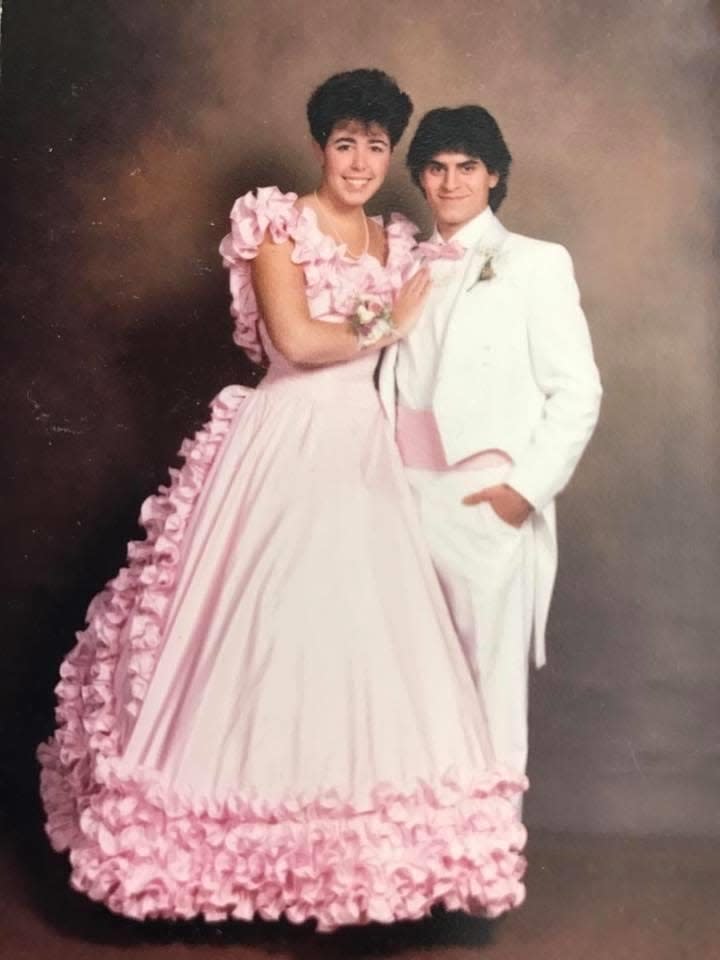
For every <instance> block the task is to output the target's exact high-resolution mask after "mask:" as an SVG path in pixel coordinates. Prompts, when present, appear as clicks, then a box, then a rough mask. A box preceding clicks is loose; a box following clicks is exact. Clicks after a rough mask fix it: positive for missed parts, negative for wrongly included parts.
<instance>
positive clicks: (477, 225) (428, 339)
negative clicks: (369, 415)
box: [396, 207, 494, 410]
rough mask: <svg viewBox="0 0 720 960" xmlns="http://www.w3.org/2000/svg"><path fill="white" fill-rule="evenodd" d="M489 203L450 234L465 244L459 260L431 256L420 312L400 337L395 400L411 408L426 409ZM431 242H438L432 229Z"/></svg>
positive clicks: (488, 217) (489, 222)
mask: <svg viewBox="0 0 720 960" xmlns="http://www.w3.org/2000/svg"><path fill="white" fill-rule="evenodd" d="M493 223H494V218H493V215H492V212H491V210H490V207H485V209H484V210H483V212H482V213H480V214H478V215H477V216H476V217H473V219H472V220H469V221H468V222H467V223H466V224H465V225H464V226H462V227H461V228H460V230H458V231H457V232H456V233H455V234H453V236H452V239H451V242H452V243H454V244H458V245H459V246H462V247H464V248H465V255H464V256H463V258H462V259H461V260H460V259H458V260H435V261H433V263H432V264H431V267H430V269H431V273H432V281H433V285H432V289H431V291H430V295H429V297H428V301H427V303H426V305H425V309H424V310H423V313H422V316H421V318H420V320H419V321H418V323H417V324H416V326H415V328H414V329H413V331H412V332H411V333H410V335H409V336H408V337H406V338H405V340H403V341H401V342H400V344H399V350H398V361H397V368H396V376H397V389H398V402H399V403H400V404H401V405H402V406H404V407H410V409H411V410H430V409H431V408H432V401H433V393H434V390H435V385H436V381H437V373H438V366H439V363H440V354H441V350H442V344H443V341H444V339H445V333H446V331H447V325H448V322H449V319H450V315H451V308H452V305H453V304H454V302H455V299H456V297H457V295H458V293H459V292H460V290H459V287H460V284H461V283H462V282H463V278H464V274H465V272H466V271H467V266H468V259H469V257H470V255H471V252H472V250H473V248H474V247H476V246H477V245H478V244H479V243H481V241H482V238H483V235H484V234H486V233H489V232H491V231H492V228H493ZM431 241H432V242H436V243H442V237H441V236H440V234H439V233H438V232H437V230H436V231H435V233H434V234H433V236H432V237H431Z"/></svg>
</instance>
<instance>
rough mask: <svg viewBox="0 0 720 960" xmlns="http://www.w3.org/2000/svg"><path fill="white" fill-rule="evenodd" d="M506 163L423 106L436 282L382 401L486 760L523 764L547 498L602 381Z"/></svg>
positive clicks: (552, 535)
mask: <svg viewBox="0 0 720 960" xmlns="http://www.w3.org/2000/svg"><path fill="white" fill-rule="evenodd" d="M510 162H511V156H510V152H509V151H508V149H507V146H506V144H505V141H504V139H503V137H502V134H501V132H500V129H499V127H498V125H497V123H496V122H495V120H494V118H493V117H492V116H491V115H490V114H489V113H488V112H487V111H486V110H484V109H483V108H482V107H478V106H465V107H459V108H457V109H449V108H441V109H438V110H432V111H430V113H428V114H426V116H425V117H424V118H423V119H422V121H421V122H420V124H419V126H418V129H417V132H416V133H415V136H414V138H413V141H412V143H411V145H410V148H409V151H408V158H407V165H408V168H409V170H410V172H411V174H412V177H413V179H414V181H415V183H416V184H417V185H418V186H419V187H420V188H421V190H422V191H423V193H424V195H425V198H426V200H427V202H428V204H429V205H430V208H431V209H432V212H433V214H434V217H435V235H434V237H433V238H432V240H433V243H432V245H431V246H428V252H429V253H430V252H431V249H432V247H433V246H435V245H436V244H437V243H444V242H450V243H451V244H452V246H453V247H455V248H456V251H455V256H456V259H443V258H439V259H434V260H433V263H432V267H431V269H432V274H433V288H432V291H431V294H430V297H429V299H428V302H427V304H426V306H425V308H424V311H423V315H422V317H421V319H420V321H419V323H418V324H417V326H416V327H415V329H414V330H413V332H412V333H411V334H410V336H409V337H408V338H407V339H405V340H404V341H402V342H399V343H398V344H397V345H395V346H393V347H391V348H390V349H388V350H387V351H386V354H385V356H384V358H383V361H382V365H381V369H380V380H379V388H380V395H381V399H382V402H383V405H384V407H385V409H386V412H387V413H388V416H389V417H390V418H391V421H392V422H393V423H394V424H395V430H396V439H397V443H398V447H399V450H400V453H401V456H402V459H403V462H404V464H405V468H406V471H407V475H408V478H409V480H410V483H411V486H412V488H413V491H414V493H415V495H416V500H417V503H418V507H419V511H420V516H421V518H422V523H423V527H424V530H425V533H426V537H427V541H428V543H429V546H430V550H431V552H432V556H433V561H434V563H435V566H436V569H437V572H438V575H439V578H440V581H441V583H442V586H443V590H444V592H445V596H446V598H447V601H448V605H449V608H450V611H451V614H452V616H453V619H454V622H455V626H456V629H457V631H458V634H459V636H460V640H461V642H462V644H463V647H464V649H465V652H466V655H467V658H468V661H469V663H470V665H471V668H472V669H473V672H474V674H475V677H476V680H477V682H478V685H479V687H480V688H481V691H482V696H483V698H484V702H485V705H486V710H487V713H488V721H489V725H490V732H491V736H492V740H493V745H494V748H495V752H496V755H497V758H498V760H500V761H501V762H504V763H507V764H508V765H510V766H512V767H514V768H515V769H517V770H524V769H525V764H526V760H527V687H528V667H529V660H530V648H531V645H532V646H533V647H534V660H535V664H536V665H537V666H542V664H543V663H544V662H545V626H546V621H547V615H548V610H549V606H550V598H551V594H552V589H553V583H554V579H555V571H556V566H557V540H556V529H555V497H556V496H557V494H558V493H560V491H561V490H562V489H563V488H564V487H565V485H566V484H567V482H568V481H569V479H570V477H571V476H572V473H573V471H574V469H575V467H576V465H577V463H578V460H579V459H580V456H581V454H582V452H583V450H584V448H585V446H586V444H587V442H588V440H589V439H590V436H591V434H592V431H593V428H594V426H595V423H596V421H597V417H598V412H599V408H600V398H601V393H602V390H601V385H600V378H599V375H598V371H597V367H596V366H595V362H594V359H593V352H592V346H591V343H590V336H589V333H588V328H587V323H586V321H585V316H584V314H583V312H582V309H581V307H580V300H579V295H578V289H577V286H576V284H575V279H574V275H573V267H572V261H571V259H570V256H569V255H568V253H567V251H566V250H565V249H564V247H562V246H560V245H559V244H556V243H548V242H545V241H542V240H533V239H530V238H529V237H524V236H521V235H519V234H515V233H510V232H509V231H508V230H506V229H505V227H503V225H502V224H501V223H500V221H499V220H498V219H497V217H496V216H495V211H496V210H497V209H498V207H499V206H500V204H501V202H502V200H503V198H504V197H505V194H506V192H507V179H508V173H509V170H510Z"/></svg>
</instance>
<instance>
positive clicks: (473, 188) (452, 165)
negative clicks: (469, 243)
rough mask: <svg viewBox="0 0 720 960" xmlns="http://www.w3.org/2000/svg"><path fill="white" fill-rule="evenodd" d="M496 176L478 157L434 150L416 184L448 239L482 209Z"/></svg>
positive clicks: (496, 178)
mask: <svg viewBox="0 0 720 960" xmlns="http://www.w3.org/2000/svg"><path fill="white" fill-rule="evenodd" d="M499 179H500V178H499V176H498V175H497V174H496V173H490V172H489V171H488V168H487V167H486V166H485V164H484V163H483V162H482V160H480V159H479V158H478V157H470V156H468V155H467V154H466V153H449V152H448V153H436V154H435V156H434V157H433V158H432V160H431V161H430V163H428V165H427V166H426V167H425V169H424V170H423V172H422V173H421V174H420V186H421V187H422V188H423V191H424V192H425V198H426V200H427V202H428V203H429V205H430V208H431V210H432V212H433V213H434V215H435V222H436V223H437V226H438V230H439V231H440V233H441V235H442V236H443V237H444V238H445V239H446V240H448V239H449V238H450V237H451V236H452V235H453V234H454V233H455V232H456V231H458V230H459V229H460V227H462V226H464V225H465V224H466V223H467V222H468V221H469V220H472V219H473V217H476V216H477V215H478V214H479V213H482V212H483V210H484V209H485V207H487V205H488V195H489V193H490V190H491V188H492V187H494V186H495V185H496V184H497V182H498V180H499Z"/></svg>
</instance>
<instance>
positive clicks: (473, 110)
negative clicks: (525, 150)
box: [405, 106, 512, 211]
mask: <svg viewBox="0 0 720 960" xmlns="http://www.w3.org/2000/svg"><path fill="white" fill-rule="evenodd" d="M438 153H464V154H467V156H469V157H477V158H478V159H479V160H482V162H483V163H484V164H485V166H486V167H487V168H488V170H489V171H490V173H496V174H497V175H498V176H499V177H500V179H499V180H498V183H497V185H496V186H494V187H492V188H491V189H490V196H489V198H488V199H489V203H490V208H491V210H493V211H495V210H497V209H498V207H499V206H500V204H501V203H502V202H503V200H504V199H505V195H506V194H507V181H508V177H509V175H510V164H511V163H512V157H511V155H510V151H509V150H508V148H507V144H506V143H505V141H504V139H503V135H502V133H501V132H500V127H499V126H498V125H497V121H496V120H495V118H494V117H493V116H492V114H490V113H488V111H487V110H486V109H485V108H484V107H477V106H466V107H438V109H437V110H431V111H430V112H429V113H426V114H425V116H424V117H423V118H422V120H421V121H420V123H419V124H418V128H417V130H416V131H415V136H414V137H413V138H412V143H411V144H410V147H409V149H408V153H407V160H406V161H405V162H406V165H407V168H408V170H409V171H410V174H411V176H412V178H413V181H414V182H415V184H416V186H418V187H420V188H421V189H422V187H421V185H420V175H421V174H422V172H423V170H424V169H425V168H426V167H427V165H428V164H429V163H430V162H431V160H432V159H433V157H436V156H437V155H438Z"/></svg>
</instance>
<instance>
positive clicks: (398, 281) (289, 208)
mask: <svg viewBox="0 0 720 960" xmlns="http://www.w3.org/2000/svg"><path fill="white" fill-rule="evenodd" d="M296 201H297V194H295V193H283V192H282V191H281V190H279V189H278V188H277V187H259V188H258V189H257V190H256V191H255V192H254V193H253V192H250V193H246V194H245V195H244V196H242V197H239V198H238V199H237V200H236V201H235V203H234V204H233V208H232V210H231V212H230V233H228V234H227V236H225V237H224V238H223V240H222V243H221V244H220V254H221V256H222V259H223V265H224V266H225V267H227V269H228V270H229V271H230V294H231V297H232V304H231V307H230V312H231V314H232V316H233V317H234V320H235V332H234V335H233V339H234V340H235V343H236V344H237V345H238V346H239V347H242V349H243V350H244V351H245V352H246V353H247V355H248V356H249V357H250V359H251V360H253V361H254V362H255V363H262V362H263V359H264V355H263V347H262V342H261V340H260V336H259V333H258V321H259V320H260V313H259V310H258V306H257V301H256V299H255V293H254V291H253V288H252V282H251V278H250V261H251V260H252V259H254V257H256V256H257V252H258V247H259V246H260V244H261V243H262V241H263V238H264V237H265V234H266V233H268V232H269V234H270V237H271V238H272V240H273V242H274V243H283V242H284V241H286V240H288V239H290V240H292V241H293V242H294V244H295V246H294V249H293V253H292V259H293V262H294V263H297V264H299V265H301V266H302V267H303V269H304V272H305V282H306V290H307V296H308V300H309V302H310V304H311V307H312V309H313V315H314V316H324V315H329V314H334V315H340V316H343V315H344V316H347V315H349V314H350V313H352V311H353V310H354V309H355V302H356V300H357V297H358V294H359V293H360V292H362V293H363V294H376V295H377V296H379V297H380V298H381V299H383V300H384V301H385V302H387V303H388V305H389V304H390V303H391V301H392V297H393V293H394V292H395V291H396V290H397V289H398V288H399V287H400V286H401V285H402V283H403V282H404V280H405V279H407V277H408V276H409V273H410V271H411V270H412V268H413V266H414V263H415V261H414V258H413V254H412V251H413V249H414V247H415V239H414V237H415V234H416V233H417V227H415V226H414V224H412V223H411V222H410V221H409V220H407V219H406V218H405V217H403V216H401V215H400V214H393V215H392V217H391V218H390V222H389V224H388V226H387V227H386V230H385V233H386V236H387V241H388V259H387V263H386V264H385V265H384V266H383V265H382V264H380V263H379V262H378V261H377V260H376V259H375V258H374V257H371V256H365V257H362V258H361V259H360V260H348V259H347V258H346V257H345V251H346V248H345V246H344V245H342V244H338V243H336V242H335V241H334V240H333V239H332V237H329V236H326V235H325V234H323V233H322V231H321V230H320V229H319V227H318V223H317V218H316V216H315V213H314V211H313V210H312V209H311V208H309V207H305V208H304V209H303V210H299V209H298V208H297V207H296V206H295V202H296Z"/></svg>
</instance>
